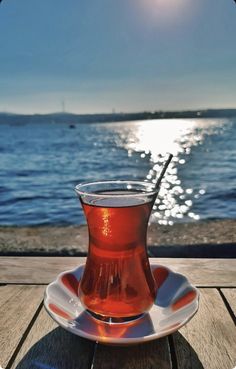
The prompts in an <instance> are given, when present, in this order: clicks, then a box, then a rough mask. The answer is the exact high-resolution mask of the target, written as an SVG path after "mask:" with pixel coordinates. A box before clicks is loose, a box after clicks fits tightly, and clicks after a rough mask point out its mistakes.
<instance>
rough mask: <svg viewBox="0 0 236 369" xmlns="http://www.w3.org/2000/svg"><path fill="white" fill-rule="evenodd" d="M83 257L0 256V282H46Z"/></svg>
mask: <svg viewBox="0 0 236 369" xmlns="http://www.w3.org/2000/svg"><path fill="white" fill-rule="evenodd" d="M84 262H85V258H74V257H23V256H20V257H12V256H10V257H7V256H5V257H4V256H3V257H0V283H20V284H24V283H29V284H48V283H49V282H51V281H52V280H54V279H55V278H56V276H57V275H58V274H59V273H61V272H63V271H64V270H69V269H74V268H75V267H76V266H77V265H80V264H82V263H84Z"/></svg>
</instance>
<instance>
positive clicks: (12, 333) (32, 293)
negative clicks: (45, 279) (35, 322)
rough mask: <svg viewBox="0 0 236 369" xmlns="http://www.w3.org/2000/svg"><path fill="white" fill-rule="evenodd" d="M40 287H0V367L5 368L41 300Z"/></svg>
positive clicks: (41, 290) (41, 288)
mask: <svg viewBox="0 0 236 369" xmlns="http://www.w3.org/2000/svg"><path fill="white" fill-rule="evenodd" d="M43 291H44V288H43V287H40V286H4V287H0V294H1V306H0V367H1V366H2V367H3V368H5V367H6V365H7V363H8V361H9V359H10V358H11V356H12V354H13V352H14V350H15V349H16V347H17V345H18V344H19V342H20V340H21V338H22V335H23V334H24V332H25V330H26V329H27V327H28V325H29V324H30V321H31V320H32V318H33V316H34V314H35V312H36V310H37V308H38V306H39V304H40V302H41V301H42V299H43Z"/></svg>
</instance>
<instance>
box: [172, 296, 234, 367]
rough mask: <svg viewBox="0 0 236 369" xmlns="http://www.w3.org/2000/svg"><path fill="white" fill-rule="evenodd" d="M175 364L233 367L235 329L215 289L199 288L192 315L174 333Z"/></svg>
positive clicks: (181, 365)
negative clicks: (189, 319)
mask: <svg viewBox="0 0 236 369" xmlns="http://www.w3.org/2000/svg"><path fill="white" fill-rule="evenodd" d="M173 340H174V345H175V350H176V357H177V363H178V368H184V369H203V368H206V369H222V368H224V369H232V368H234V367H235V364H236V351H235V347H236V330H235V326H234V323H233V321H232V319H231V317H230V315H229V313H228V311H227V309H226V307H225V305H224V302H223V300H222V298H221V296H220V294H219V292H218V291H217V290H216V289H202V290H201V298H200V308H199V311H198V313H197V314H196V315H195V317H194V318H193V319H192V320H191V321H190V322H189V323H188V324H187V325H186V326H184V327H183V328H181V329H180V331H179V332H178V333H175V334H174V335H173Z"/></svg>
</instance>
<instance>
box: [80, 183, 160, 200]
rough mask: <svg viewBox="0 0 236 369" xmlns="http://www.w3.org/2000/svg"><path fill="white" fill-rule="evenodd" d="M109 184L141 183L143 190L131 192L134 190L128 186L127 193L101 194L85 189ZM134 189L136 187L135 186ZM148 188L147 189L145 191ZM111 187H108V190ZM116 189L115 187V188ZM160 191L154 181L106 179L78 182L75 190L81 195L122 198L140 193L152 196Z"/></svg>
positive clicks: (138, 195) (136, 195) (137, 195)
mask: <svg viewBox="0 0 236 369" xmlns="http://www.w3.org/2000/svg"><path fill="white" fill-rule="evenodd" d="M109 184H111V185H112V184H120V185H122V184H127V185H131V186H132V185H139V186H143V191H141V192H139V193H129V191H131V190H132V187H131V188H127V193H125V194H124V193H123V194H118V193H116V194H114V193H112V192H111V193H109V194H101V193H96V192H93V191H88V190H85V191H83V187H86V186H91V187H92V186H93V185H109ZM148 187H149V189H150V187H151V188H152V189H151V191H150V190H149V191H148ZM133 189H134V188H133ZM145 189H146V191H145ZM108 190H109V189H108V188H107V191H108ZM114 190H115V189H114ZM104 191H106V188H105V187H104ZM158 191H159V187H158V188H156V187H155V184H154V183H152V182H145V181H135V180H104V181H91V182H81V183H78V184H77V185H76V186H75V192H76V193H77V194H78V195H79V196H90V197H101V195H102V197H105V198H109V197H110V198H111V197H112V198H119V197H120V198H121V197H140V195H146V196H151V195H156V194H157V193H158Z"/></svg>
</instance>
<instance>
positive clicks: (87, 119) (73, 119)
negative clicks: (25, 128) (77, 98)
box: [0, 109, 236, 124]
mask: <svg viewBox="0 0 236 369" xmlns="http://www.w3.org/2000/svg"><path fill="white" fill-rule="evenodd" d="M231 117H236V109H206V110H184V111H156V112H141V113H114V114H72V113H52V114H12V113H0V124H1V123H13V124H25V123H68V124H76V123H101V122H122V121H131V120H145V119H173V118H231Z"/></svg>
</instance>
